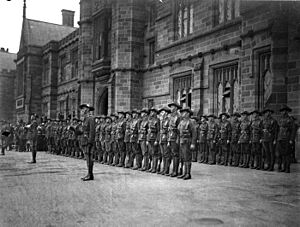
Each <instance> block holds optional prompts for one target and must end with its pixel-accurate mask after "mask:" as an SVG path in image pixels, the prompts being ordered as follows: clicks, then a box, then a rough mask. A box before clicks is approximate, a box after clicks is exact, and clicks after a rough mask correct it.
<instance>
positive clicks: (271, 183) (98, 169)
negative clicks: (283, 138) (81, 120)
mask: <svg viewBox="0 0 300 227" xmlns="http://www.w3.org/2000/svg"><path fill="white" fill-rule="evenodd" d="M30 157H31V155H30V154H29V153H17V152H7V155H5V156H0V202H1V203H0V226H1V227H5V226H13V227H16V226H30V227H33V226H47V227H50V226H51V227H52V226H211V225H218V226H219V225H220V226H297V225H298V226H299V223H300V217H299V216H300V215H299V214H300V208H299V207H300V206H299V205H300V203H299V201H300V186H299V182H300V181H299V180H300V179H299V172H300V165H299V164H294V165H293V166H292V168H291V171H292V173H290V174H286V173H277V172H265V171H257V170H250V169H241V168H233V167H224V166H209V165H204V164H194V163H193V166H192V177H193V179H192V180H189V181H183V180H180V179H174V178H170V177H165V176H161V175H157V174H151V173H144V172H139V171H133V170H129V169H124V168H117V167H110V166H105V165H100V164H98V163H96V164H95V170H94V172H95V180H94V181H90V182H82V181H81V180H80V177H82V176H84V175H85V174H86V165H85V161H84V160H78V159H72V158H68V157H62V156H55V155H50V154H46V153H44V152H39V153H38V156H37V161H38V163H37V164H28V163H26V162H27V161H30Z"/></svg>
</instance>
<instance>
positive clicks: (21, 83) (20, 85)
mask: <svg viewBox="0 0 300 227" xmlns="http://www.w3.org/2000/svg"><path fill="white" fill-rule="evenodd" d="M17 73H18V76H17V80H18V81H17V83H18V85H17V96H20V95H22V94H23V89H24V62H22V63H20V64H18V71H17Z"/></svg>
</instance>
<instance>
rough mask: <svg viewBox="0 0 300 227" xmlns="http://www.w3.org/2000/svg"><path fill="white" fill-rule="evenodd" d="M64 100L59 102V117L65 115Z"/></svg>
mask: <svg viewBox="0 0 300 227" xmlns="http://www.w3.org/2000/svg"><path fill="white" fill-rule="evenodd" d="M65 109H66V108H65V100H63V101H60V102H59V113H60V115H61V116H64V114H65Z"/></svg>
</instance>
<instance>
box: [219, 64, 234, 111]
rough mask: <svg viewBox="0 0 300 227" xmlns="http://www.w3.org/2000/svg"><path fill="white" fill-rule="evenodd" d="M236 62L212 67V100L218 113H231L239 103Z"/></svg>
mask: <svg viewBox="0 0 300 227" xmlns="http://www.w3.org/2000/svg"><path fill="white" fill-rule="evenodd" d="M237 74H238V64H233V65H227V66H223V67H219V68H214V86H215V91H216V92H215V94H214V102H215V103H216V105H215V108H216V112H217V113H218V114H220V113H222V112H227V113H232V112H233V111H234V109H235V108H237V106H238V105H239V99H238V97H239V96H238V95H239V93H238V90H239V82H238V75H237Z"/></svg>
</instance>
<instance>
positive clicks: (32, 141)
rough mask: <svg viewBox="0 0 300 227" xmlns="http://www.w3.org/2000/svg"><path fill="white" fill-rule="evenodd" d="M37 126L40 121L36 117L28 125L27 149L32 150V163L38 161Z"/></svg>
mask: <svg viewBox="0 0 300 227" xmlns="http://www.w3.org/2000/svg"><path fill="white" fill-rule="evenodd" d="M37 127H38V123H37V121H36V119H35V117H34V118H32V119H31V122H30V125H28V132H27V138H26V139H27V149H28V151H31V154H32V161H31V162H30V163H36V153H37Z"/></svg>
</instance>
